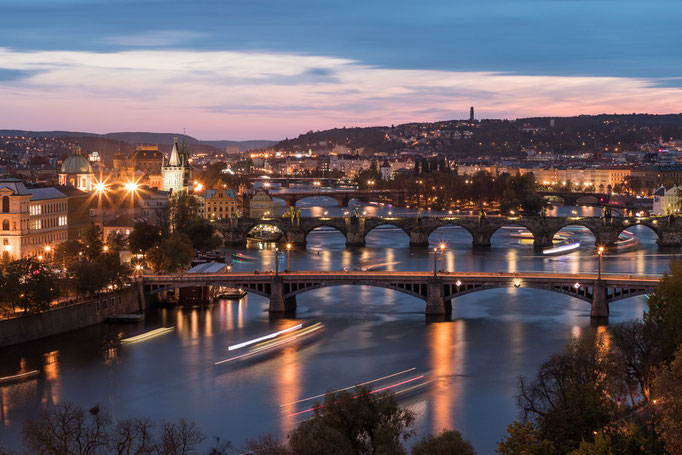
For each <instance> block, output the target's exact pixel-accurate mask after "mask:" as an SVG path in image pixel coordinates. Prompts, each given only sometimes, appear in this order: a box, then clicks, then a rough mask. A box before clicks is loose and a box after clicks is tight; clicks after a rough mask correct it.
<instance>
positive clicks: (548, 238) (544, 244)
mask: <svg viewBox="0 0 682 455" xmlns="http://www.w3.org/2000/svg"><path fill="white" fill-rule="evenodd" d="M533 246H534V247H535V249H543V248H551V247H552V246H554V234H553V233H551V232H533Z"/></svg>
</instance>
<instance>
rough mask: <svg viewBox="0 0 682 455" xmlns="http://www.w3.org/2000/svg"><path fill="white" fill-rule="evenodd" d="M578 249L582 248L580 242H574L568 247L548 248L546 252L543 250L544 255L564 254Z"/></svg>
mask: <svg viewBox="0 0 682 455" xmlns="http://www.w3.org/2000/svg"><path fill="white" fill-rule="evenodd" d="M577 248H580V242H573V243H569V244H568V245H561V246H557V247H554V248H547V249H546V250H542V254H554V253H563V252H565V251H571V250H575V249H577Z"/></svg>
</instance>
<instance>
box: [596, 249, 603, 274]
mask: <svg viewBox="0 0 682 455" xmlns="http://www.w3.org/2000/svg"><path fill="white" fill-rule="evenodd" d="M597 254H599V278H598V279H599V280H600V281H601V257H602V255H603V254H604V247H603V246H600V247H599V248H597Z"/></svg>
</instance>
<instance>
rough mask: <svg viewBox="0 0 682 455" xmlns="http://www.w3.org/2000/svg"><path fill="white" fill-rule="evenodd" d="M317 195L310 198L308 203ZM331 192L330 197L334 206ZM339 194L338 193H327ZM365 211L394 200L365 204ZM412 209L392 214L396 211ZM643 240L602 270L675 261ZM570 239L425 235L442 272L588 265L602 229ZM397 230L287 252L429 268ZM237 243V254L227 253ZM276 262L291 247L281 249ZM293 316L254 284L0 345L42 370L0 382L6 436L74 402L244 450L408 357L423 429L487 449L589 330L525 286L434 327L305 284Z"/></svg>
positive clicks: (492, 293)
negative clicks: (178, 425) (560, 355)
mask: <svg viewBox="0 0 682 455" xmlns="http://www.w3.org/2000/svg"><path fill="white" fill-rule="evenodd" d="M305 202H309V204H310V205H304V204H305ZM329 203H330V201H325V204H329ZM331 203H333V201H331ZM300 204H301V206H302V208H303V211H304V216H306V215H316V216H321V215H323V214H324V212H325V211H326V212H328V214H329V215H330V216H333V215H336V214H341V213H342V212H343V211H344V209H340V208H337V207H333V206H328V205H325V206H317V205H316V204H319V201H315V200H308V201H302V203H300ZM360 210H362V211H367V212H368V215H373V214H377V213H387V211H388V210H389V209H387V208H385V207H376V206H368V207H362V208H360ZM401 212H402V213H405V212H406V210H405V209H394V211H393V214H394V215H399V214H400V213H401ZM571 213H578V214H580V215H590V214H594V213H596V209H592V208H586V207H582V208H577V207H560V208H555V209H553V212H551V213H549V215H553V214H562V215H567V214H571ZM630 231H631V232H632V233H634V234H635V235H636V236H637V237H638V238H639V241H640V243H639V244H638V245H637V246H636V248H634V249H632V250H629V251H621V252H614V253H610V254H609V255H607V256H605V257H604V271H605V272H606V273H608V272H621V273H633V274H647V273H662V272H663V271H664V270H665V269H666V267H667V264H668V263H669V261H670V260H671V258H672V255H670V254H663V253H660V252H659V251H658V249H657V247H656V244H655V235H654V234H653V233H652V232H651V231H648V229H647V228H644V227H636V228H633V229H631V230H630ZM567 232H568V235H570V236H572V238H573V239H578V240H580V241H581V246H580V248H579V249H577V250H574V251H572V252H570V253H568V254H564V255H559V256H547V255H543V254H542V253H541V252H536V251H534V249H533V247H532V243H530V242H531V241H528V240H524V239H522V238H519V237H518V235H516V234H517V233H518V232H517V230H516V229H501V230H500V231H498V232H497V233H496V234H495V235H494V237H493V239H492V243H493V245H492V247H491V248H490V249H489V250H486V251H474V250H472V248H471V237H470V236H469V234H468V233H467V232H466V231H464V230H463V229H461V228H452V227H450V228H440V229H439V230H437V231H436V232H434V233H433V234H432V236H431V241H432V242H433V243H434V245H435V244H437V243H440V242H441V241H444V242H446V243H447V247H448V249H447V252H446V254H445V267H446V269H447V270H448V271H457V270H461V271H519V272H522V271H530V270H536V271H539V270H543V271H557V272H570V273H578V272H595V271H596V269H597V257H596V256H595V254H594V238H593V237H592V235H591V234H590V233H589V232H588V231H586V230H581V229H569V230H567ZM408 241H409V239H408V237H407V235H405V234H404V233H403V232H402V231H400V230H397V229H391V228H386V229H377V230H375V231H373V232H371V233H370V234H368V236H367V247H366V248H358V249H352V250H348V249H346V248H345V246H344V238H343V236H342V235H341V234H339V233H337V232H335V231H324V230H319V231H314V232H312V233H311V234H310V235H309V236H308V246H307V249H306V250H305V251H294V252H292V253H291V256H290V267H291V268H292V269H294V270H340V269H343V268H350V269H358V268H360V269H361V268H362V267H366V266H368V265H373V264H374V265H376V264H383V265H382V266H378V267H380V268H379V270H391V269H393V270H431V269H432V267H433V256H431V255H430V254H429V252H428V250H426V249H415V248H412V249H411V248H409V246H408ZM230 251H236V250H230ZM239 251H243V252H244V253H245V254H247V255H250V256H253V257H256V258H257V261H256V262H251V263H236V264H235V265H234V269H235V270H254V269H261V270H273V269H274V268H275V267H274V251H273V249H272V247H271V246H268V245H262V244H257V243H256V244H253V245H249V247H248V249H247V250H239ZM280 266H281V267H280V268H281V269H284V268H285V267H286V258H285V257H281V258H280ZM297 299H298V311H297V313H296V317H295V319H293V320H292V319H284V320H274V321H271V320H270V319H269V317H268V313H267V306H268V302H267V300H266V299H264V298H261V297H258V296H252V295H249V296H248V297H246V298H244V299H242V300H241V301H221V302H218V303H216V304H214V305H212V306H211V307H209V308H207V309H200V308H194V309H180V308H177V307H170V308H158V309H155V310H153V311H152V312H151V314H150V315H149V316H148V317H147V319H146V321H145V322H144V323H141V324H139V325H132V326H119V325H109V324H101V325H98V326H95V327H90V328H87V329H83V330H80V331H76V332H72V333H68V334H65V335H61V336H57V337H52V338H48V339H44V340H40V341H37V342H34V343H29V344H25V345H22V346H17V347H11V348H6V349H4V350H0V376H6V375H12V374H16V373H17V372H18V371H26V370H32V369H39V370H41V375H40V376H38V377H37V378H36V379H33V380H29V381H26V382H23V383H20V384H14V385H9V386H0V446H5V447H10V448H16V447H18V446H19V445H20V442H21V426H22V423H23V421H24V420H25V419H26V418H27V417H29V416H31V415H33V414H34V413H36V412H37V410H38V409H40V408H41V407H43V406H53V405H55V404H58V403H64V402H74V403H77V404H79V405H81V406H84V407H89V406H92V405H94V404H99V405H101V406H103V407H105V408H107V409H108V410H110V411H111V412H112V413H113V415H114V416H115V417H117V418H123V417H130V416H149V417H151V418H154V419H158V420H161V419H169V420H172V419H176V418H178V417H185V418H187V419H190V420H194V421H196V422H197V423H198V424H199V425H200V427H201V428H202V429H203V431H204V432H206V433H207V434H209V435H211V436H219V437H220V438H221V439H223V440H230V441H232V442H233V444H234V445H236V446H239V445H240V444H241V443H242V442H243V440H244V439H245V438H247V437H255V436H257V435H259V434H263V433H266V432H270V433H273V434H274V435H276V436H282V435H284V434H286V433H287V432H288V431H290V430H291V429H292V428H294V427H295V425H296V424H297V423H298V422H299V421H300V420H301V418H303V417H304V416H303V415H297V416H294V415H291V412H289V411H287V409H288V408H286V407H285V408H283V407H282V406H283V405H287V404H288V403H292V402H295V401H297V400H300V399H302V398H305V397H310V396H314V395H317V394H320V393H323V392H325V391H326V390H329V389H337V388H342V387H347V386H351V385H353V384H357V383H361V382H364V381H368V380H371V379H374V378H379V377H382V376H385V375H390V374H392V373H396V372H399V371H403V370H406V369H410V368H415V369H416V370H415V371H419V372H424V373H426V374H428V375H429V377H430V378H432V380H433V381H432V382H431V383H430V384H429V386H428V387H426V388H424V390H423V391H422V392H421V393H419V394H417V395H414V396H412V397H411V398H410V399H409V400H408V401H406V402H405V405H407V406H410V407H411V408H412V409H413V410H414V411H415V412H416V414H417V420H416V423H415V427H414V428H415V430H416V431H417V433H423V432H428V431H434V432H435V431H439V430H440V429H442V428H453V427H454V428H457V429H458V430H460V431H461V432H462V433H463V435H464V437H465V438H466V439H469V440H470V441H471V442H472V443H473V444H474V446H475V448H476V449H477V450H478V452H479V453H482V454H487V453H493V452H494V448H495V447H496V444H497V442H498V441H499V440H500V439H501V438H502V437H503V435H504V433H505V428H506V425H507V424H509V423H510V422H511V421H512V420H514V419H515V418H517V417H518V413H517V409H516V406H515V399H514V395H515V392H516V378H517V377H519V376H521V375H525V376H530V375H533V374H534V373H535V371H536V369H537V367H538V365H539V364H540V363H541V362H542V361H544V360H545V359H546V358H547V357H548V356H549V355H550V354H552V353H553V352H556V351H558V350H560V349H562V347H563V345H564V344H565V343H566V341H567V340H568V338H569V337H570V336H571V334H580V333H581V332H583V331H584V330H587V329H589V327H590V319H589V310H590V308H589V305H588V304H586V303H585V302H583V301H580V300H577V299H574V298H571V297H569V296H565V295H560V294H555V293H550V292H545V291H540V290H532V289H524V288H523V287H520V288H518V289H517V288H510V289H497V290H488V291H484V292H480V293H474V294H469V295H466V296H463V297H460V298H458V299H457V300H456V301H455V302H454V303H453V314H452V320H451V321H449V322H439V323H427V322H426V321H425V317H424V314H423V310H424V303H423V302H422V301H421V300H418V299H416V298H413V297H410V296H408V295H404V294H401V293H398V292H394V291H390V290H386V289H379V288H370V287H357V286H356V287H353V286H340V287H332V288H323V289H318V290H315V291H311V292H308V293H304V294H301V295H299V296H298V297H297ZM645 307H646V304H645V298H644V297H634V298H630V299H627V300H622V301H619V302H616V303H615V304H613V305H612V307H611V318H610V321H611V322H612V323H616V322H619V321H625V320H629V319H632V318H637V317H641V315H642V312H643V311H644V309H645ZM318 321H319V322H322V323H324V325H325V330H324V332H323V334H322V336H321V337H319V338H318V339H317V340H316V341H314V342H313V343H311V344H306V345H298V346H297V345H292V346H289V347H286V348H284V349H282V350H280V351H278V353H277V354H276V355H274V356H272V357H269V358H265V359H262V360H260V361H257V362H251V363H248V364H237V365H232V364H228V365H221V366H215V365H214V362H216V361H218V360H221V359H224V358H226V357H228V352H227V347H228V346H229V345H232V344H235V343H239V342H242V341H244V340H249V339H252V338H256V337H260V336H263V335H265V334H268V333H272V332H275V331H277V330H281V329H283V328H287V327H290V326H292V325H294V324H297V323H298V322H303V323H306V324H309V323H313V322H318ZM162 326H175V328H176V330H174V331H173V332H170V333H167V334H165V335H162V336H159V337H157V338H153V339H150V340H148V341H145V342H140V343H135V344H121V342H120V339H121V338H125V337H129V336H133V335H137V334H139V333H142V332H145V331H147V330H152V329H156V328H159V327H162Z"/></svg>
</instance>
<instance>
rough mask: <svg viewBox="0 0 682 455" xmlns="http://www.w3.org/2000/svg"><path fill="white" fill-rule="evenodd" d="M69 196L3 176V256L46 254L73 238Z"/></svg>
mask: <svg viewBox="0 0 682 455" xmlns="http://www.w3.org/2000/svg"><path fill="white" fill-rule="evenodd" d="M68 213H69V197H68V196H67V195H66V194H64V193H62V192H61V191H59V190H58V189H57V188H54V187H50V188H30V189H29V188H26V186H25V185H24V183H23V182H22V181H21V180H18V179H14V178H2V179H0V243H1V244H2V259H3V260H5V261H7V260H14V259H19V258H21V257H25V256H43V255H49V254H50V253H52V252H54V247H55V246H56V245H58V244H59V243H62V242H64V241H66V240H68V238H69V230H68V228H69V226H68V219H69V216H68Z"/></svg>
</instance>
